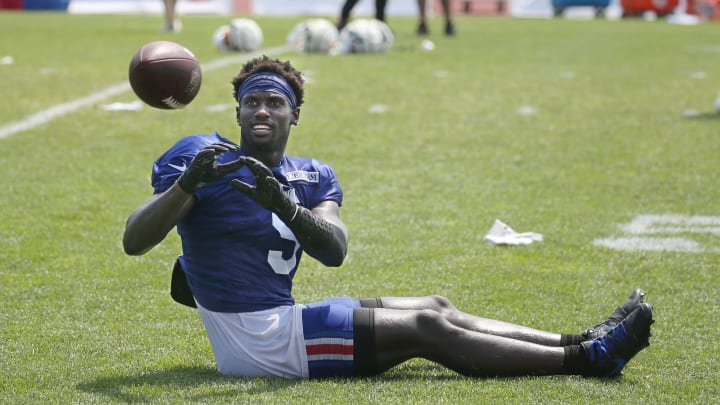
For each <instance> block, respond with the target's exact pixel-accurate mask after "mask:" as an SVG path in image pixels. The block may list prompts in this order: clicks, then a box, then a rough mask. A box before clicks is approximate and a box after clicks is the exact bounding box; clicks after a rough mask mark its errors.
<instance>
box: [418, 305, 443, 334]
mask: <svg viewBox="0 0 720 405" xmlns="http://www.w3.org/2000/svg"><path fill="white" fill-rule="evenodd" d="M415 322H416V325H417V328H418V331H419V332H420V335H421V336H424V337H425V338H429V339H432V338H434V337H437V336H444V335H445V334H446V333H447V331H448V330H449V329H448V326H449V325H450V323H449V322H448V321H447V320H446V319H445V317H444V316H443V315H442V314H441V313H440V312H438V311H435V310H432V309H423V310H420V311H417V314H416V315H415Z"/></svg>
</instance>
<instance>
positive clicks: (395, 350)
mask: <svg viewBox="0 0 720 405" xmlns="http://www.w3.org/2000/svg"><path fill="white" fill-rule="evenodd" d="M232 84H233V97H234V99H235V100H236V102H237V103H238V105H237V108H236V118H237V123H238V125H239V126H240V139H239V144H237V143H235V142H234V141H232V140H231V139H228V138H225V137H223V136H221V135H220V134H218V133H216V132H215V133H209V134H200V135H191V136H188V137H185V138H182V139H180V140H179V141H178V142H177V143H176V144H175V145H173V146H172V147H171V148H170V149H169V150H167V152H165V153H164V154H162V156H160V157H159V158H158V159H157V160H156V161H155V162H154V165H153V169H152V177H151V178H152V186H153V188H154V194H153V196H152V197H150V198H149V199H148V200H146V201H145V202H144V203H143V204H141V205H140V206H139V207H138V208H137V209H136V210H135V211H134V212H132V213H131V214H130V216H129V218H128V220H127V223H126V228H125V233H124V235H123V246H124V249H125V251H126V253H127V254H130V255H141V254H144V253H145V252H147V251H149V250H150V249H152V248H153V247H154V246H156V245H157V244H158V243H160V242H161V241H162V240H163V239H164V238H165V237H166V235H167V234H168V232H170V231H171V230H172V229H173V228H175V227H176V228H177V232H178V233H179V234H180V237H181V240H182V254H181V255H180V256H179V257H178V259H177V262H176V266H175V268H174V271H173V279H172V287H171V292H172V295H173V297H174V298H175V299H176V300H177V301H179V302H181V303H184V304H186V305H188V306H191V307H195V308H197V310H198V312H199V314H200V317H201V319H202V322H203V324H204V326H205V329H206V332H207V335H208V338H209V341H210V345H211V347H212V350H213V353H214V355H215V358H216V361H217V366H218V369H219V371H220V372H221V373H222V374H225V375H237V376H279V377H285V378H321V377H329V376H344V377H348V376H372V375H377V374H379V373H382V372H384V371H386V370H388V369H390V368H392V367H393V366H396V365H398V364H400V363H403V362H405V361H406V360H409V359H412V358H425V359H428V360H431V361H433V362H436V363H439V364H441V365H443V366H445V367H447V368H449V369H452V370H454V371H456V372H458V373H460V374H463V375H467V376H477V377H484V376H522V375H551V374H577V375H585V376H599V377H613V376H617V375H619V374H620V372H621V371H622V369H623V367H624V366H625V364H626V363H627V362H628V361H629V360H630V359H632V358H633V356H635V355H636V354H637V353H638V352H639V351H640V350H642V349H643V348H645V347H646V346H648V344H649V342H648V338H649V336H650V325H651V324H652V322H653V319H652V307H651V306H650V305H649V304H647V303H645V302H643V301H644V295H645V294H644V292H643V291H642V290H640V289H636V290H634V291H633V292H632V293H631V294H630V296H629V297H628V299H627V301H626V302H625V303H624V304H622V305H620V306H619V307H617V309H616V310H615V312H614V313H613V314H612V315H611V316H610V317H609V318H608V319H607V320H606V321H604V322H602V323H600V324H599V325H597V326H596V327H594V328H589V329H588V330H586V331H585V332H584V333H578V334H558V333H550V332H545V331H540V330H536V329H532V328H529V327H525V326H521V325H515V324H512V323H507V322H502V321H498V320H493V319H487V318H481V317H477V316H474V315H471V314H468V313H465V312H462V311H460V310H459V309H457V308H456V307H455V306H454V305H453V304H452V303H451V302H450V301H449V300H448V299H446V298H444V297H441V296H426V297H376V298H361V299H355V298H350V297H335V298H329V299H327V300H325V301H321V302H313V303H307V304H302V303H296V302H295V300H294V299H293V296H292V283H293V277H294V276H295V274H296V271H297V270H298V266H299V264H300V260H301V258H302V257H303V255H304V254H307V255H308V256H310V257H312V258H314V259H316V260H318V261H320V262H321V263H323V264H324V265H326V266H331V267H332V266H340V265H342V264H343V261H344V259H345V256H346V252H347V249H348V229H347V227H346V225H345V224H344V223H343V221H342V220H341V219H340V214H339V211H340V208H339V207H340V206H341V204H342V202H343V191H342V189H341V187H340V183H339V181H338V178H337V177H336V175H335V172H334V171H333V169H332V168H331V167H330V166H329V165H328V164H326V163H324V162H321V161H319V160H315V159H311V158H301V157H296V156H291V155H287V154H286V152H285V148H286V145H287V141H288V138H289V136H290V130H291V128H292V127H293V126H294V125H297V124H298V122H299V118H300V106H301V105H302V104H303V101H304V88H303V79H302V76H301V74H300V72H298V71H297V70H296V69H295V68H294V67H293V66H292V65H291V64H290V63H289V62H282V61H280V60H277V59H270V58H268V57H259V58H255V59H253V60H250V61H249V62H247V63H246V64H245V65H244V66H243V67H242V69H241V70H240V72H239V74H238V75H236V76H235V77H234V78H233V80H232Z"/></svg>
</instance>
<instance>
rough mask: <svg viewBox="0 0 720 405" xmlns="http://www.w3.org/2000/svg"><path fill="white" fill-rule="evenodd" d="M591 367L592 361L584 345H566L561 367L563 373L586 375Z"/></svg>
mask: <svg viewBox="0 0 720 405" xmlns="http://www.w3.org/2000/svg"><path fill="white" fill-rule="evenodd" d="M589 369H590V361H589V360H588V357H587V355H586V354H585V350H583V347H582V346H580V345H572V346H565V358H564V359H563V365H562V368H561V369H560V373H561V374H573V375H575V374H577V375H585V374H587V372H588V370H589Z"/></svg>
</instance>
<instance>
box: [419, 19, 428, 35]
mask: <svg viewBox="0 0 720 405" xmlns="http://www.w3.org/2000/svg"><path fill="white" fill-rule="evenodd" d="M428 33H429V31H428V27H427V24H425V23H424V22H421V23H420V24H419V25H418V27H417V34H418V35H427V34H428Z"/></svg>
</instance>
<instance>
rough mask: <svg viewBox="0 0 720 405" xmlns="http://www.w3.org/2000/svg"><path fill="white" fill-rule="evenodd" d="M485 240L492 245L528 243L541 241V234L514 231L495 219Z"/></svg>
mask: <svg viewBox="0 0 720 405" xmlns="http://www.w3.org/2000/svg"><path fill="white" fill-rule="evenodd" d="M485 240H486V241H487V242H488V243H490V244H492V245H510V246H519V245H529V244H531V243H533V242H542V240H543V236H542V235H541V234H539V233H535V232H522V233H518V232H515V231H514V230H513V229H512V228H510V226H508V225H507V224H505V223H503V222H502V221H500V220H499V219H496V220H495V222H494V223H493V225H492V227H491V228H490V231H488V233H487V235H485Z"/></svg>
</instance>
